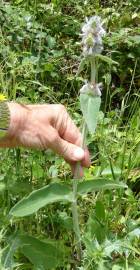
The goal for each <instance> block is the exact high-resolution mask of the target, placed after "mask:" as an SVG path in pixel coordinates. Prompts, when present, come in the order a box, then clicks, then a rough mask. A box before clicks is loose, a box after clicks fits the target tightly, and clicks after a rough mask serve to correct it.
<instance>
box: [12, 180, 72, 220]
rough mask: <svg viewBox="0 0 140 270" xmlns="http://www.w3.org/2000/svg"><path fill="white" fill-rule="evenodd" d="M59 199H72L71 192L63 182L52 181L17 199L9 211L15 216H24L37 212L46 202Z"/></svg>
mask: <svg viewBox="0 0 140 270" xmlns="http://www.w3.org/2000/svg"><path fill="white" fill-rule="evenodd" d="M59 201H72V192H71V190H70V188H69V187H68V186H66V185H64V184H59V183H54V184H50V185H47V186H45V187H43V188H40V189H38V190H36V191H33V192H32V193H30V194H29V196H28V197H25V198H24V199H22V200H21V201H19V202H18V203H17V204H16V205H15V206H14V207H13V208H12V209H11V211H10V214H11V215H13V216H15V217H24V216H28V215H31V214H33V213H35V212H37V211H38V210H39V209H40V208H41V207H44V206H45V205H47V204H50V203H54V202H59Z"/></svg>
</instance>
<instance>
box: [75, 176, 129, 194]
mask: <svg viewBox="0 0 140 270" xmlns="http://www.w3.org/2000/svg"><path fill="white" fill-rule="evenodd" d="M117 188H127V185H126V184H124V183H122V182H117V181H111V180H105V179H97V180H88V181H84V182H81V183H78V193H79V194H81V195H82V194H86V193H88V192H92V191H100V190H106V189H117Z"/></svg>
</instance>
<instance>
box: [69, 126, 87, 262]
mask: <svg viewBox="0 0 140 270" xmlns="http://www.w3.org/2000/svg"><path fill="white" fill-rule="evenodd" d="M86 133H87V126H86V123H85V122H84V124H83V130H82V144H81V147H82V148H84V146H85V140H86ZM80 167H81V164H80V162H77V164H76V168H75V173H74V178H73V202H72V216H73V227H74V232H75V238H76V250H77V260H78V261H80V260H81V257H82V246H81V233H80V226H79V217H78V205H77V184H78V179H80V178H81V176H80Z"/></svg>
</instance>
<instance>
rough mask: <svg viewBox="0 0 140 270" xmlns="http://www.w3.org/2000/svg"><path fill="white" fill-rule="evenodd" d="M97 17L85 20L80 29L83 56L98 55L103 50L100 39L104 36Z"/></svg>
mask: <svg viewBox="0 0 140 270" xmlns="http://www.w3.org/2000/svg"><path fill="white" fill-rule="evenodd" d="M105 33H106V32H105V30H104V29H103V27H102V23H101V19H100V17H99V16H92V17H91V18H90V19H87V18H86V23H85V24H84V25H83V27H82V34H81V35H82V45H83V54H84V55H85V56H87V55H92V54H94V55H95V54H100V53H101V52H102V50H103V45H102V37H103V36H104V35H105Z"/></svg>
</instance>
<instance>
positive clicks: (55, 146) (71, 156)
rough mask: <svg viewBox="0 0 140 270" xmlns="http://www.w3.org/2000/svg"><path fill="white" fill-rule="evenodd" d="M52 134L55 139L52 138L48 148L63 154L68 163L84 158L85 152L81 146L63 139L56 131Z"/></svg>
mask: <svg viewBox="0 0 140 270" xmlns="http://www.w3.org/2000/svg"><path fill="white" fill-rule="evenodd" d="M54 135H55V136H54V138H55V139H53V140H52V142H51V144H50V148H51V149H52V150H53V151H55V152H56V153H57V154H59V155H61V156H63V158H64V159H65V160H66V161H68V162H70V163H71V162H75V161H81V160H83V159H84V157H85V152H84V150H83V149H82V148H81V147H79V146H77V145H75V144H72V143H70V142H68V141H65V140H63V139H62V138H61V137H60V136H59V134H58V133H57V132H56V131H55V132H54Z"/></svg>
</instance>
